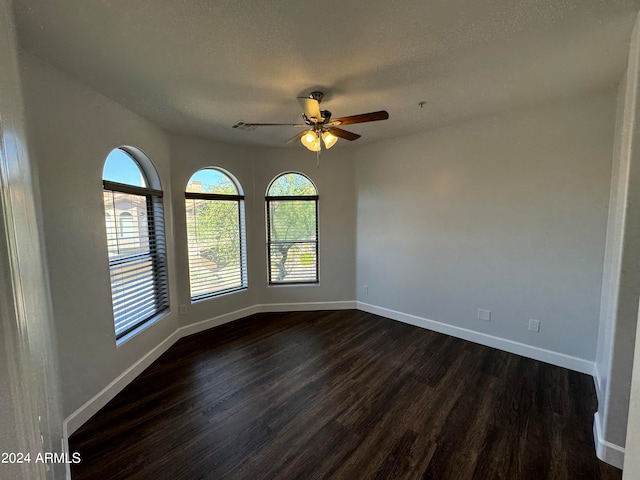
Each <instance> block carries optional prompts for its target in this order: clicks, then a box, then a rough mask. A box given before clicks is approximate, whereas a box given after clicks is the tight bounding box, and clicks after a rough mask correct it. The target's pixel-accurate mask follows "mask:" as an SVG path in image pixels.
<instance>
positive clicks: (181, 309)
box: [179, 305, 187, 315]
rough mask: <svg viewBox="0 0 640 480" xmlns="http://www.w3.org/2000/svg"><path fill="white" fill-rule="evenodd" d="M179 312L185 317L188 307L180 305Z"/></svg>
mask: <svg viewBox="0 0 640 480" xmlns="http://www.w3.org/2000/svg"><path fill="white" fill-rule="evenodd" d="M179 311H180V315H184V314H185V313H187V306H186V305H180V308H179Z"/></svg>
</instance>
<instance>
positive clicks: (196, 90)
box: [14, 0, 640, 145]
mask: <svg viewBox="0 0 640 480" xmlns="http://www.w3.org/2000/svg"><path fill="white" fill-rule="evenodd" d="M14 8H15V13H16V23H17V26H18V33H19V37H20V43H21V45H22V47H23V48H25V49H26V50H27V51H29V52H31V53H33V54H35V55H37V56H38V57H40V58H42V59H44V60H45V61H46V62H48V63H50V64H52V65H54V66H56V67H57V68H59V69H61V70H63V71H65V72H67V73H68V74H69V75H71V76H72V77H75V78H76V79H78V80H79V81H81V82H82V83H85V84H86V85H89V86H91V87H92V88H94V89H96V90H97V91H99V92H101V93H102V94H104V95H106V96H108V97H110V98H112V99H113V100H115V101H117V102H120V103H121V104H123V105H125V106H127V107H128V108H130V109H131V110H133V111H135V112H137V113H139V114H140V115H142V116H143V117H146V118H148V119H150V120H151V121H153V122H155V123H156V124H158V125H160V126H162V127H164V128H166V129H169V130H172V131H177V132H183V133H188V134H192V135H197V136H203V137H208V138H212V139H217V140H222V141H227V142H234V143H257V144H263V145H282V144H283V142H284V141H285V140H286V139H288V138H289V137H291V136H292V135H293V134H295V133H296V130H295V129H292V128H288V127H268V128H258V129H256V130H254V131H239V130H237V129H232V128H231V126H232V125H233V124H235V123H236V122H238V121H244V122H299V121H300V113H301V111H300V107H299V105H298V103H297V102H296V98H295V97H296V96H299V95H306V94H308V93H309V92H310V91H311V90H314V89H320V90H323V91H324V92H326V95H325V99H324V101H323V103H322V106H323V108H325V109H328V110H331V111H332V112H333V116H334V117H337V116H346V115H353V114H357V113H362V112H370V111H374V110H381V109H386V110H388V111H389V114H390V119H389V120H387V121H383V122H377V123H369V124H361V125H353V126H349V128H348V129H349V130H351V131H353V132H356V133H359V134H362V135H363V137H362V138H361V139H360V140H358V142H357V143H364V142H367V141H371V140H377V139H382V138H391V137H395V136H399V135H404V134H408V133H413V132H417V131H422V130H426V129H429V128H435V127H438V126H441V125H446V124H451V123H454V122H458V121H462V120H465V119H469V118H473V117H479V116H483V115H487V114H491V113H495V112H499V111H502V110H505V109H509V108H514V107H520V106H524V105H530V104H533V103H536V102H540V101H545V100H550V99H556V98H561V97H564V96H570V95H576V94H580V93H583V92H588V91H594V90H598V89H604V88H606V87H608V86H613V85H615V84H617V83H618V81H619V80H620V77H621V76H622V74H623V72H624V68H625V65H626V58H627V54H628V41H629V36H630V34H631V29H632V26H633V22H634V20H635V12H637V10H638V9H640V0H633V1H632V0H619V1H617V0H606V1H592V0H403V1H397V2H393V1H389V0H366V1H365V0H361V1H351V0H342V1H333V0H325V1H322V2H310V1H305V0H281V1H264V2H256V1H247V0H228V1H213V0H175V1H163V2H158V1H157V0H14ZM421 101H424V102H426V104H425V106H424V108H420V107H419V106H418V103H419V102H421ZM346 143H348V142H346V141H344V140H342V141H341V142H339V144H346Z"/></svg>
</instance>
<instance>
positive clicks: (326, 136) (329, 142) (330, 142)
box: [322, 132, 338, 150]
mask: <svg viewBox="0 0 640 480" xmlns="http://www.w3.org/2000/svg"><path fill="white" fill-rule="evenodd" d="M322 141H323V142H324V146H325V147H326V148H327V150H328V149H330V148H331V147H333V146H334V145H335V144H336V142H337V141H338V137H336V136H335V135H333V134H332V133H331V132H323V133H322Z"/></svg>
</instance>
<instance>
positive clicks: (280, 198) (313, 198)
mask: <svg viewBox="0 0 640 480" xmlns="http://www.w3.org/2000/svg"><path fill="white" fill-rule="evenodd" d="M291 174H293V175H299V176H301V177H304V178H305V179H306V180H307V181H309V183H310V184H311V185H312V186H313V189H314V191H315V195H269V190H271V187H272V186H273V184H274V183H275V182H277V181H278V180H279V179H280V178H281V177H283V176H285V175H291ZM319 198H320V197H319V195H318V188H317V187H316V185H315V183H313V181H312V180H311V179H310V178H309V177H308V176H306V175H304V174H303V173H300V172H292V171H289V172H283V173H280V174H278V175H277V176H276V177H275V178H274V179H273V180H272V181H271V182H270V183H269V186H268V187H267V195H265V205H266V217H267V280H268V285H269V286H282V285H318V284H319V283H320V228H319V223H320V221H319V220H320V219H319V206H318V201H319ZM287 201H309V202H313V203H314V213H315V240H313V241H311V240H299V241H298V240H294V241H280V242H273V241H272V240H271V223H272V219H271V202H287ZM274 243H276V244H277V243H301V244H313V245H314V247H315V257H316V261H315V280H295V281H277V280H274V279H273V278H272V275H271V266H272V262H271V245H272V244H274Z"/></svg>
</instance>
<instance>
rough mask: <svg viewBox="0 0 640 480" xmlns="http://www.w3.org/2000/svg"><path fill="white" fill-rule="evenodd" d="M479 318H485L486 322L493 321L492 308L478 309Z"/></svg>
mask: <svg viewBox="0 0 640 480" xmlns="http://www.w3.org/2000/svg"><path fill="white" fill-rule="evenodd" d="M478 320H484V321H485V322H490V321H491V310H483V309H481V308H479V309H478Z"/></svg>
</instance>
